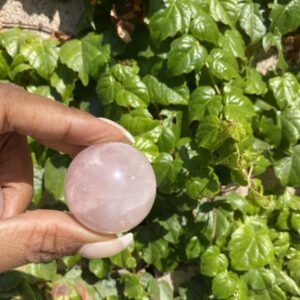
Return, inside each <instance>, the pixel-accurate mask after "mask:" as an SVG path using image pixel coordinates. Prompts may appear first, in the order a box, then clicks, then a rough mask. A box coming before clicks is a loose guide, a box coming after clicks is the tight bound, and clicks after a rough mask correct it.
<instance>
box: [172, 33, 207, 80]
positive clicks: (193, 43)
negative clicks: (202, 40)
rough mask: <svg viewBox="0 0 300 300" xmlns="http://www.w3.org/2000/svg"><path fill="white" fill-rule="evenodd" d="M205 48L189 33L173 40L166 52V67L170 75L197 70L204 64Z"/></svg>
mask: <svg viewBox="0 0 300 300" xmlns="http://www.w3.org/2000/svg"><path fill="white" fill-rule="evenodd" d="M206 55H207V53H206V49H205V48H204V47H202V46H201V45H200V44H199V42H198V41H197V40H196V39H195V38H194V37H193V36H191V35H188V34H186V35H183V36H181V37H180V38H178V39H176V40H174V41H173V42H172V44H171V50H170V51H169V53H168V68H169V70H170V73H171V75H173V76H177V75H180V74H183V73H190V72H191V71H193V70H196V71H199V70H200V69H201V67H202V66H203V65H204V64H205V59H206Z"/></svg>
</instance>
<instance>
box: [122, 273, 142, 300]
mask: <svg viewBox="0 0 300 300" xmlns="http://www.w3.org/2000/svg"><path fill="white" fill-rule="evenodd" d="M122 280H123V282H124V287H125V288H124V296H126V297H127V298H129V299H134V298H137V299H142V297H143V296H144V295H145V291H144V289H143V288H142V286H141V285H140V280H139V277H138V276H137V275H134V274H125V275H123V277H122Z"/></svg>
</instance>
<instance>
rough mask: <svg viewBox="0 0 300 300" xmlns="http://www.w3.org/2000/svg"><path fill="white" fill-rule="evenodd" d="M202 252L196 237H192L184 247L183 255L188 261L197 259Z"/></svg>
mask: <svg viewBox="0 0 300 300" xmlns="http://www.w3.org/2000/svg"><path fill="white" fill-rule="evenodd" d="M202 250H203V246H202V245H201V243H200V241H199V239H198V237H196V236H193V237H192V238H191V239H190V240H189V242H188V244H187V246H186V249H185V254H186V257H187V258H188V259H194V258H197V257H199V255H200V253H201V252H202Z"/></svg>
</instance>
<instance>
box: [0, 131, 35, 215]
mask: <svg viewBox="0 0 300 300" xmlns="http://www.w3.org/2000/svg"><path fill="white" fill-rule="evenodd" d="M0 142H1V150H0V170H1V171H0V186H1V189H2V194H3V195H2V196H3V206H4V207H3V212H2V215H1V217H2V218H8V217H10V216H14V215H17V214H19V213H22V212H23V211H24V210H25V209H26V208H27V206H28V204H29V203H30V201H31V198H32V176H33V170H32V163H31V157H30V153H29V149H28V145H27V140H26V137H24V136H21V135H19V134H17V133H7V134H4V135H1V138H0Z"/></svg>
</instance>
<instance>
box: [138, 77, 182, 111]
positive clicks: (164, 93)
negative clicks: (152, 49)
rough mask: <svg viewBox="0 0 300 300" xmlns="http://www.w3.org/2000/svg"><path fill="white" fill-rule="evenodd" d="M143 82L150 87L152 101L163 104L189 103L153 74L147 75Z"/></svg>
mask: <svg viewBox="0 0 300 300" xmlns="http://www.w3.org/2000/svg"><path fill="white" fill-rule="evenodd" d="M143 82H144V83H145V84H146V86H147V87H148V90H149V95H150V101H151V103H157V104H161V105H170V104H174V105H187V103H188V101H187V99H185V98H184V97H183V96H181V95H180V94H179V93H177V92H175V91H174V90H173V89H171V88H169V87H168V86H167V85H166V84H164V83H162V82H160V81H158V80H157V79H156V78H155V77H154V76H152V75H147V76H145V77H144V79H143Z"/></svg>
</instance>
